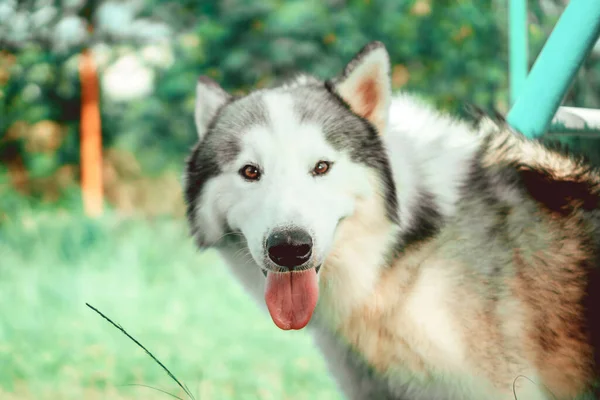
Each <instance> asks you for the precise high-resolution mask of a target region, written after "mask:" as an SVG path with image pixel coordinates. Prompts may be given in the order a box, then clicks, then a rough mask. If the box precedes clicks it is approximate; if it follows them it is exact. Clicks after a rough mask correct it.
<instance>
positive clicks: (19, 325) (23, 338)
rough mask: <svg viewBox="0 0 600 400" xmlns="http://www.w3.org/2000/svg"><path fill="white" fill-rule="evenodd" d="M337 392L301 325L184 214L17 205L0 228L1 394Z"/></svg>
mask: <svg viewBox="0 0 600 400" xmlns="http://www.w3.org/2000/svg"><path fill="white" fill-rule="evenodd" d="M86 302H88V303H90V304H91V305H93V306H95V307H97V308H98V309H99V310H100V311H102V312H104V313H105V314H107V315H108V316H109V317H110V318H112V319H113V320H114V321H115V322H117V323H119V324H121V325H122V326H123V327H124V328H125V329H126V330H127V331H128V332H129V333H130V334H131V335H132V336H134V337H135V338H136V339H137V340H139V341H140V342H141V343H142V344H144V345H145V346H146V347H147V348H148V349H149V350H150V351H151V352H153V353H154V355H155V356H156V357H157V358H159V359H160V360H161V361H162V362H163V363H164V364H165V365H166V366H167V367H168V368H169V369H170V370H171V371H172V372H173V374H174V375H175V376H177V378H178V379H179V380H180V381H182V382H184V383H185V384H187V386H188V387H189V388H190V390H191V392H192V393H193V394H194V396H195V397H196V399H197V400H208V399H219V400H226V399H339V398H340V396H339V394H338V392H337V390H336V389H335V387H334V385H333V382H332V381H331V379H330V378H329V376H328V375H327V372H326V368H325V365H324V362H323V360H322V359H321V357H320V355H319V354H318V353H317V352H316V350H315V349H314V347H313V345H312V342H311V340H310V338H309V336H308V334H307V333H306V332H302V331H301V332H283V331H280V330H278V329H277V328H276V327H275V326H274V324H273V323H272V322H271V320H270V319H269V317H268V315H265V314H263V313H262V312H260V311H259V309H258V307H257V306H256V305H255V304H254V302H253V301H252V300H251V299H250V298H249V297H248V296H247V295H246V294H245V293H244V292H243V290H242V289H241V287H240V286H238V285H237V283H236V282H235V281H234V280H233V278H232V277H230V276H229V274H228V272H227V270H226V269H225V266H224V265H223V263H222V262H221V260H220V259H219V257H218V256H217V255H216V254H215V253H213V252H204V253H199V252H197V251H196V250H195V249H194V248H193V246H192V245H191V241H190V239H189V238H188V236H187V231H186V227H185V225H184V224H183V223H182V221H174V220H170V219H164V220H160V219H159V220H153V221H141V220H122V219H119V218H118V217H116V216H111V215H108V216H106V217H105V218H103V219H100V220H97V221H92V220H87V219H85V218H82V217H78V216H74V215H71V214H67V213H62V214H61V213H56V212H36V213H34V212H30V211H27V212H22V213H20V214H19V215H18V216H16V215H15V216H12V218H10V219H5V220H4V222H3V224H2V229H1V230H0V315H1V316H2V317H1V319H0V398H1V399H7V400H13V399H25V400H27V399H36V400H38V399H39V400H45V399H52V400H56V399H82V398H85V399H169V398H171V397H170V396H169V395H167V394H163V393H160V392H157V391H154V390H152V389H148V388H144V387H139V386H126V385H128V384H144V385H151V386H154V387H158V388H160V389H163V390H167V391H169V392H171V393H173V394H176V395H178V396H180V397H182V398H185V395H184V393H183V391H182V390H177V389H178V387H177V385H176V384H175V382H173V381H172V380H170V378H168V376H167V375H166V373H164V371H163V370H162V369H161V368H160V367H159V366H158V365H157V364H156V363H155V362H154V361H152V360H151V359H150V357H148V356H147V355H146V354H145V353H144V352H143V350H142V349H140V348H138V347H137V346H136V345H135V344H134V343H133V342H132V341H131V340H130V339H128V338H127V337H125V335H123V334H122V333H121V332H119V331H118V330H117V329H115V328H114V327H112V326H111V325H110V324H108V323H107V322H106V321H105V320H103V319H102V318H101V317H100V316H99V315H97V314H96V313H94V312H93V311H92V310H91V309H89V308H88V307H86V305H85V303H86Z"/></svg>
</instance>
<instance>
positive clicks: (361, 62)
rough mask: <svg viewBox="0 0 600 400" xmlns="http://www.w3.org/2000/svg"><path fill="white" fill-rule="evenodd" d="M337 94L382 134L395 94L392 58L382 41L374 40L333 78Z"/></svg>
mask: <svg viewBox="0 0 600 400" xmlns="http://www.w3.org/2000/svg"><path fill="white" fill-rule="evenodd" d="M333 87H334V88H335V91H336V92H337V94H338V95H339V96H340V97H341V98H342V99H343V100H344V101H345V102H346V103H347V104H348V105H349V106H350V108H351V109H352V111H353V112H354V113H356V114H357V115H359V116H361V117H363V118H365V119H366V120H368V121H369V122H371V123H372V124H373V125H374V126H375V128H376V129H377V131H378V132H379V134H383V133H384V132H385V130H386V127H387V120H388V111H389V107H390V101H391V97H392V85H391V77H390V58H389V55H388V52H387V50H386V49H385V46H384V44H383V43H381V42H371V43H369V44H368V45H366V46H365V47H363V49H362V50H361V51H360V52H359V53H358V54H357V55H356V56H354V58H353V59H352V61H350V62H349V63H348V65H347V66H346V68H345V69H344V72H343V73H342V75H341V76H339V77H338V78H336V79H335V80H333Z"/></svg>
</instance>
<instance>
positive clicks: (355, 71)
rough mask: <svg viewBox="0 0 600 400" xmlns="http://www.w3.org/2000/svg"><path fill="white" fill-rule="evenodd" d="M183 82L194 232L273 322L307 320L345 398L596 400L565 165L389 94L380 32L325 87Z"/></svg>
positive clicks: (593, 326)
mask: <svg viewBox="0 0 600 400" xmlns="http://www.w3.org/2000/svg"><path fill="white" fill-rule="evenodd" d="M540 95H543V93H541V94H540ZM196 96H197V100H196V109H195V122H196V126H197V130H198V135H199V141H198V143H197V145H196V146H195V147H194V149H193V151H192V153H191V156H190V157H189V159H188V161H187V165H186V171H185V179H184V186H185V197H186V201H187V204H188V210H187V215H188V217H189V224H190V226H191V232H192V235H193V238H194V240H195V242H196V243H197V245H198V246H199V247H200V248H208V247H212V248H216V249H218V250H219V251H220V253H221V255H222V256H223V258H224V259H225V261H226V262H227V264H229V266H230V267H231V270H232V271H233V274H234V275H235V276H237V278H238V279H239V280H240V281H241V282H242V284H243V285H244V286H245V287H246V289H247V290H248V291H249V292H250V294H252V295H253V296H254V297H255V298H256V299H259V302H260V303H261V304H263V305H266V309H267V310H268V312H269V314H270V316H271V318H272V320H273V322H274V323H275V325H276V326H277V327H279V328H281V329H286V330H287V329H302V328H304V327H305V326H307V325H308V326H309V328H310V330H311V331H312V333H313V334H314V337H315V339H316V343H317V344H318V346H319V347H320V349H321V350H322V352H323V354H324V357H325V359H326V360H327V363H328V365H329V368H330V370H331V372H332V374H333V375H334V377H335V379H336V380H337V383H338V385H339V387H340V389H341V391H342V392H343V393H344V394H345V395H346V397H347V398H349V399H411V400H412V399H426V400H435V399H457V400H469V399H473V400H495V399H498V400H500V399H502V400H508V399H514V398H515V396H516V397H517V398H518V399H522V400H537V399H552V398H557V399H584V398H585V399H587V398H590V399H592V398H597V397H596V396H597V395H598V391H597V390H598V389H597V383H598V376H599V375H598V366H599V362H600V357H599V352H598V346H599V343H600V333H599V332H600V329H599V327H598V322H599V310H600V284H599V282H600V278H599V269H598V264H599V262H600V258H599V257H600V212H599V211H598V207H599V204H600V202H599V200H600V175H599V174H598V173H596V172H594V170H592V169H591V168H590V167H588V166H586V164H585V163H584V162H582V161H580V160H577V159H575V158H574V157H571V156H569V155H566V154H563V152H558V151H555V150H553V149H550V148H549V147H548V146H543V145H542V144H541V143H540V142H538V141H532V140H527V139H526V138H524V137H522V136H521V135H520V134H518V133H516V132H513V131H512V130H511V129H510V128H508V127H507V126H506V125H505V124H504V123H502V122H501V121H499V120H498V119H497V118H495V119H492V118H487V117H485V116H479V118H477V120H474V121H467V120H460V119H458V118H453V117H450V116H448V115H446V114H443V113H441V112H437V111H435V110H434V109H433V108H432V107H430V106H428V105H427V104H426V103H425V102H423V101H421V100H419V99H417V98H414V97H411V96H409V95H407V94H399V95H392V92H391V83H390V63H389V59H388V53H387V51H386V49H385V47H384V46H383V45H382V44H381V43H379V42H373V43H371V44H369V45H367V46H366V47H365V48H364V49H363V50H361V51H360V52H359V53H358V54H357V55H356V56H355V58H354V59H353V60H352V61H351V62H350V63H349V64H348V65H347V67H346V68H345V70H344V71H343V73H341V74H340V75H339V76H338V77H336V78H334V79H331V80H328V81H326V82H322V81H319V80H317V79H316V78H313V77H308V76H301V77H299V78H297V79H296V80H294V81H292V82H290V83H288V84H285V85H282V86H278V87H275V88H269V89H262V90H256V91H253V92H251V93H249V94H248V95H244V96H240V97H233V96H231V95H229V94H228V93H227V92H225V91H224V90H223V89H222V88H220V87H219V86H218V84H216V83H215V82H213V81H211V80H210V79H208V78H206V77H201V78H200V79H199V82H198V85H197V93H196Z"/></svg>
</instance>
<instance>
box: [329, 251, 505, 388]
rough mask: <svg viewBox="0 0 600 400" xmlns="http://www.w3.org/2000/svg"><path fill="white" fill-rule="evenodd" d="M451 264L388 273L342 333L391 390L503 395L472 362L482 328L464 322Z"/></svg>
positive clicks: (347, 323)
mask: <svg viewBox="0 0 600 400" xmlns="http://www.w3.org/2000/svg"><path fill="white" fill-rule="evenodd" d="M422 267H423V266H422ZM448 267H449V266H448V265H443V266H442V265H436V262H434V261H431V262H429V263H428V265H425V266H424V268H420V272H419V274H418V276H415V277H413V279H412V280H411V279H404V278H406V276H405V277H401V276H399V275H395V273H394V272H390V273H389V276H383V277H382V279H381V280H380V282H379V283H378V285H377V287H376V289H375V290H374V291H373V292H372V294H371V295H370V296H368V297H366V298H365V301H364V302H363V303H362V304H361V305H360V306H358V307H356V308H354V310H353V312H352V313H351V314H350V315H349V317H347V318H345V319H344V320H343V322H342V323H341V324H340V325H339V327H338V334H339V335H341V336H342V337H343V338H344V340H345V341H346V342H347V343H349V344H350V345H351V347H352V348H353V349H354V351H356V352H357V353H359V354H360V356H361V358H362V359H364V360H365V361H366V362H367V363H368V364H369V365H370V366H371V367H373V368H374V369H375V370H376V371H378V372H379V373H380V374H381V375H383V376H385V377H387V378H388V380H389V382H390V386H391V390H392V391H394V385H398V386H399V387H402V389H401V390H402V391H405V390H409V392H411V393H414V394H415V396H414V398H416V399H418V398H431V393H432V390H434V391H435V393H442V392H443V393H446V394H448V397H442V398H448V399H451V398H461V399H478V398H490V399H494V398H498V399H503V395H499V394H498V393H497V392H496V390H494V388H493V383H492V381H491V380H490V379H487V377H486V376H485V374H481V373H479V372H478V368H476V363H474V362H473V361H474V360H473V358H472V357H471V354H470V338H469V336H468V335H473V334H474V335H481V333H478V332H467V331H465V329H464V328H463V327H464V324H463V321H462V319H461V318H464V316H465V314H464V310H459V309H458V308H457V305H458V304H460V302H459V301H458V300H457V298H456V296H457V293H455V292H454V287H453V285H452V283H453V281H452V274H451V273H446V272H444V271H448ZM498 361H499V360H498ZM407 388H408V389H407ZM452 394H454V396H453V395H452ZM496 395H498V396H497V397H495V396H496ZM419 396H422V397H419ZM427 396H430V397H427ZM434 398H435V397H434Z"/></svg>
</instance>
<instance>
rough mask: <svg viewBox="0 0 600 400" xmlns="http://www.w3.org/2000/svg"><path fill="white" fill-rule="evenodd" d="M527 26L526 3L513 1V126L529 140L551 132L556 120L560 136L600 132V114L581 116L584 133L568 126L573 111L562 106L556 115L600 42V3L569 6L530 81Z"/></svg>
mask: <svg viewBox="0 0 600 400" xmlns="http://www.w3.org/2000/svg"><path fill="white" fill-rule="evenodd" d="M523 14H525V15H523ZM526 21H527V5H526V0H510V58H509V60H510V68H509V69H510V73H511V77H510V79H511V87H510V89H511V99H514V104H513V106H512V108H511V110H510V111H509V113H508V116H507V120H508V123H509V124H510V125H512V126H513V127H514V128H515V129H516V130H518V131H520V132H521V133H523V134H524V135H526V136H528V137H538V136H540V135H543V134H544V133H546V132H547V131H548V129H549V127H550V124H551V122H552V120H553V119H554V120H555V122H557V123H561V125H559V126H557V127H555V128H558V129H560V130H561V131H581V132H582V133H583V132H589V131H595V130H596V129H597V130H598V132H600V110H590V109H587V110H588V111H587V112H584V113H583V114H586V116H584V115H583V114H581V113H579V115H576V117H579V120H578V121H579V123H581V121H582V120H583V121H584V122H585V124H584V126H583V127H582V128H576V127H574V126H570V125H569V124H570V121H573V118H569V117H568V115H569V114H571V115H572V114H573V109H572V108H571V109H567V108H565V107H563V108H562V109H561V111H560V112H559V113H557V111H558V109H559V106H560V103H561V101H562V99H563V97H564V95H565V94H566V92H567V90H568V88H569V85H570V84H571V82H572V81H573V78H574V77H575V74H576V73H577V71H578V70H579V68H580V67H581V64H582V63H583V61H584V60H585V58H586V56H587V55H588V54H589V52H590V51H591V49H592V47H593V46H594V44H595V42H596V41H597V40H598V39H599V37H600V0H571V1H570V3H569V4H568V5H567V7H566V9H565V11H564V12H563V14H562V15H561V16H560V19H559V20H558V22H557V24H556V26H555V27H554V29H553V31H552V33H551V35H550V37H549V38H548V40H547V41H546V44H545V45H544V48H543V49H542V51H541V52H540V54H539V56H538V57H537V59H536V61H535V64H534V65H533V67H532V69H531V71H530V73H529V76H528V77H526V74H527V66H526V63H527V40H526V38H525V39H523V38H522V36H523V35H525V36H527V31H526V26H527V22H526ZM523 25H525V33H523V29H524V28H523ZM524 48H525V50H523V49H524ZM523 64H525V71H524V72H523ZM512 74H514V75H512ZM524 75H525V77H526V79H524ZM569 110H570V111H569ZM588 118H591V119H590V120H588ZM575 120H576V118H575ZM580 125H581V124H580Z"/></svg>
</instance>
